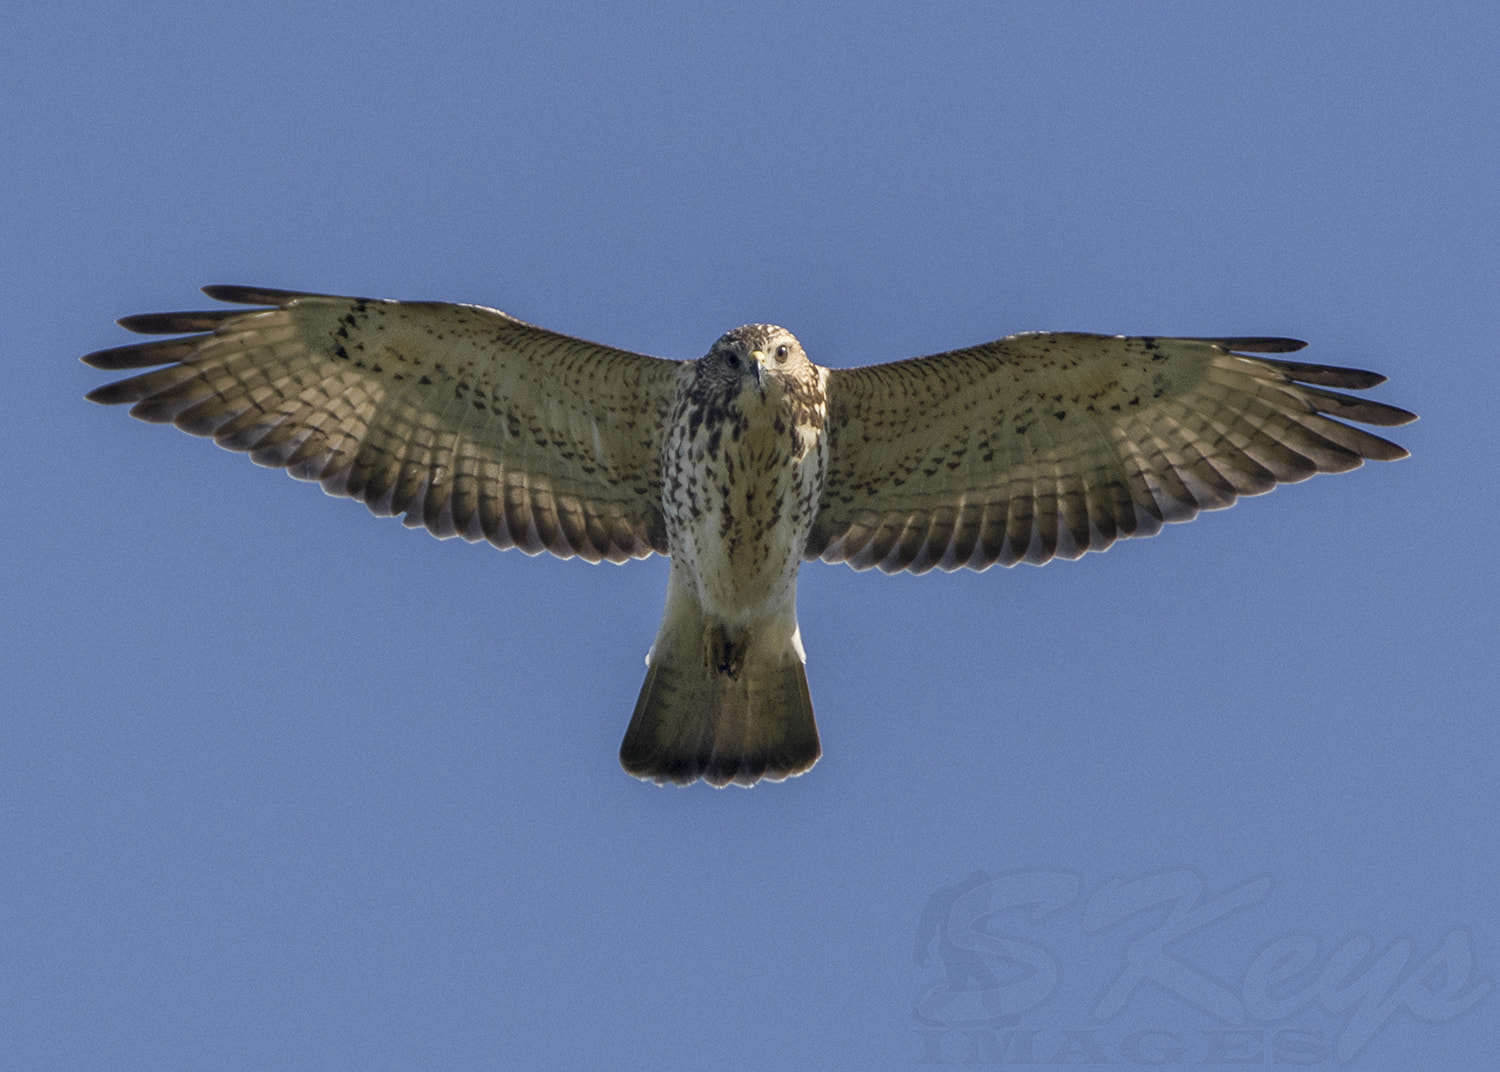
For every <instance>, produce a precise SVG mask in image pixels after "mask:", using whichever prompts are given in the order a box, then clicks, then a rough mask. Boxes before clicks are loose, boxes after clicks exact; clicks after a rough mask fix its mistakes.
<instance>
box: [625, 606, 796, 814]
mask: <svg viewBox="0 0 1500 1072" xmlns="http://www.w3.org/2000/svg"><path fill="white" fill-rule="evenodd" d="M802 660H803V656H802V646H801V644H800V642H799V641H798V639H797V633H796V625H795V623H793V625H792V627H791V630H790V632H788V630H787V629H785V628H777V627H776V626H774V625H769V624H768V625H767V626H766V627H765V628H760V629H749V630H744V631H731V630H727V629H726V628H725V627H724V626H723V625H722V624H721V623H718V622H715V621H713V620H711V619H709V617H708V616H706V615H705V614H704V613H703V612H702V610H701V609H700V608H699V607H698V602H697V599H696V597H693V596H687V595H684V596H680V597H679V598H676V599H672V598H669V601H668V606H667V614H666V617H665V620H664V621H663V622H662V628H661V632H660V633H658V634H657V637H656V644H655V646H654V647H653V648H652V649H651V655H650V657H649V659H648V663H649V666H650V669H649V670H648V671H647V673H646V683H645V684H644V685H643V686H641V695H640V699H638V700H637V701H636V704H635V714H634V715H633V716H631V719H630V728H629V729H627V730H626V731H625V741H624V743H623V744H621V745H620V763H621V765H622V766H624V768H625V769H626V770H627V771H629V772H630V773H631V774H633V775H635V776H636V777H637V778H644V779H649V780H651V781H654V782H658V783H661V782H676V783H678V784H679V785H687V784H689V783H690V782H694V781H696V780H697V779H699V778H702V779H703V780H704V781H706V782H708V783H710V784H711V785H716V786H724V785H728V784H729V783H730V782H734V783H735V784H737V785H753V784H754V783H756V782H757V781H759V780H760V779H761V778H769V779H771V780H772V781H780V780H781V779H783V778H788V777H790V776H792V775H794V774H801V773H802V772H803V771H805V770H807V769H808V768H809V767H811V766H812V765H813V764H814V763H816V762H817V761H818V756H819V755H821V754H822V749H821V747H820V746H819V744H818V727H817V725H816V723H814V721H813V709H812V697H811V696H810V695H809V694H808V691H807V674H806V673H805V672H804V670H803V664H802Z"/></svg>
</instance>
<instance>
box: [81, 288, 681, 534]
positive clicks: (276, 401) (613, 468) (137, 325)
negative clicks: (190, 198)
mask: <svg viewBox="0 0 1500 1072" xmlns="http://www.w3.org/2000/svg"><path fill="white" fill-rule="evenodd" d="M204 293H206V294H208V295H209V297H211V298H216V299H218V300H220V301H226V302H236V303H240V304H244V305H268V306H273V307H274V308H270V309H257V310H253V311H245V310H239V309H228V310H220V311H216V312H208V313H162V314H157V315H146V316H132V317H126V318H125V319H124V320H121V321H120V324H121V325H122V326H123V327H125V328H128V329H129V330H131V331H136V332H140V333H142V334H147V335H175V334H179V333H185V332H191V333H194V334H189V335H187V337H186V338H176V339H165V340H158V341H155V342H148V343H141V344H139V345H136V346H123V347H119V348H117V349H113V350H101V351H99V352H98V353H93V354H89V355H88V356H87V357H85V358H84V359H83V360H84V361H85V362H87V363H88V364H90V365H92V366H94V367H95V368H101V369H134V368H146V367H149V366H153V365H167V367H166V368H161V369H157V370H155V371H153V372H147V373H145V374H144V375H139V376H135V377H132V378H131V379H127V380H120V381H118V382H116V383H111V384H108V385H106V386H104V387H100V388H98V389H97V390H95V391H93V392H92V393H90V394H89V396H88V397H89V398H90V399H92V400H93V401H95V402H103V403H107V404H113V403H121V402H131V403H134V406H133V407H132V409H131V413H132V414H133V415H134V416H136V417H140V418H141V419H142V420H147V421H155V422H167V421H170V422H172V423H173V424H175V425H177V427H179V428H181V429H183V430H184V431H187V432H191V433H193V434H194V435H202V436H213V437H214V440H215V442H217V443H218V444H219V445H220V446H222V447H226V448H228V449H230V450H240V451H247V452H248V453H249V454H250V457H251V458H253V459H254V460H255V461H256V462H258V463H259V464H261V465H267V466H276V467H281V468H285V469H286V470H287V471H288V472H290V473H291V474H292V475H293V476H295V477H297V478H298V479H301V480H317V481H319V482H321V483H322V485H323V488H324V490H325V491H327V492H329V493H330V494H333V495H347V496H349V497H351V498H354V499H358V500H360V501H362V502H364V503H365V504H366V505H368V506H369V508H370V509H371V511H373V512H374V513H377V514H382V515H392V514H405V515H406V517H405V523H406V524H407V525H409V526H416V525H425V526H426V527H427V528H428V529H429V530H430V531H431V532H432V533H433V534H434V535H437V536H440V537H447V536H462V537H463V538H464V539H466V540H471V541H472V540H479V539H487V540H489V541H490V542H491V543H493V544H495V545H496V546H497V547H519V548H521V549H522V550H524V551H526V552H528V553H530V554H536V553H538V552H541V551H544V550H545V551H551V552H552V553H553V554H556V555H561V556H563V557H569V556H572V555H579V556H581V557H583V558H586V559H589V560H590V561H598V560H599V559H601V558H607V559H609V560H610V561H614V562H619V561H623V560H625V559H626V558H640V557H644V556H645V555H648V554H650V553H651V552H652V551H659V552H662V553H663V554H665V553H666V551H667V540H666V527H665V524H664V522H663V519H662V506H661V481H660V467H661V463H660V458H661V447H662V437H663V430H664V428H665V425H666V416H667V412H668V410H669V408H670V406H671V403H672V399H673V396H674V391H675V382H676V377H677V373H678V369H679V367H680V364H679V363H678V362H673V361H663V360H660V359H658V358H654V357H646V356H644V355H641V354H633V353H628V352H626V351H623V350H614V349H611V348H609V347H606V346H599V345H597V344H595V343H591V342H584V341H582V340H581V339H574V338H569V337H568V336H566V335H559V334H557V333H555V332H551V331H547V330H544V329H542V328H538V327H533V326H532V325H530V324H525V323H522V322H521V321H519V320H515V319H513V318H512V317H509V316H506V315H505V314H504V313H502V312H498V311H497V310H494V309H485V308H482V307H480V306H474V305H450V304H444V303H440V302H394V301H376V300H372V299H366V298H340V297H333V296H331V295H323V294H300V293H294V292H290V291H281V290H260V289H252V288H249V287H205V288H204Z"/></svg>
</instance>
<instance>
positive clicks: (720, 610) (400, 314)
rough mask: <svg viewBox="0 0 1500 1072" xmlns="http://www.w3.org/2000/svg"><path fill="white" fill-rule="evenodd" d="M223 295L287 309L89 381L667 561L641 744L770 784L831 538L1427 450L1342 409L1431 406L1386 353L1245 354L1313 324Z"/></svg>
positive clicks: (1010, 536) (803, 751) (369, 501)
mask: <svg viewBox="0 0 1500 1072" xmlns="http://www.w3.org/2000/svg"><path fill="white" fill-rule="evenodd" d="M204 292H205V293H206V294H208V296H209V297H211V298H214V299H217V300H219V301H223V302H228V303H234V304H238V305H249V306H258V307H261V308H255V309H251V310H248V311H247V310H244V309H221V310H218V311H214V312H197V313H162V314H154V315H143V316H131V317H126V318H125V319H123V320H121V321H120V322H119V323H120V324H121V325H122V326H123V327H125V328H127V329H128V330H130V331H134V332H139V333H142V334H147V335H171V336H178V337H176V338H169V339H163V340H157V341H153V342H146V343H140V344H137V345H134V346H122V347H118V348H114V349H109V350H101V351H99V352H97V353H92V354H89V355H88V356H86V357H85V358H84V359H83V360H84V361H85V362H87V363H88V364H89V365H92V366H93V367H95V368H100V369H110V370H115V369H148V368H149V369H152V371H148V372H144V373H142V374H137V375H134V376H132V377H131V378H129V379H123V380H119V381H117V382H114V383H110V384H107V385H105V386H103V387H100V388H98V389H96V390H95V391H93V392H91V393H90V394H89V396H88V397H89V398H90V399H92V400H93V401H95V402H102V403H106V404H114V403H127V402H128V403H132V404H133V405H132V408H131V413H132V414H133V415H134V416H136V417H139V418H141V419H143V420H147V421H153V422H171V423H173V424H175V425H177V427H179V428H181V429H183V430H184V431H187V432H190V433H192V434H194V435H200V436H212V437H213V439H214V441H215V442H217V443H218V444H219V445H220V446H221V447H226V448H228V449H230V450H236V451H244V452H247V453H248V454H249V455H250V457H251V459H252V460H254V461H255V462H257V463H259V464H260V465H265V466H271V467H276V468H283V469H286V470H287V471H288V472H289V473H291V475H292V476H294V477H297V478H298V479H301V480H316V481H318V482H319V483H321V484H322V486H323V489H324V490H325V491H327V492H328V493H330V494H332V495H343V496H348V497H350V498H353V499H357V500H360V501H362V502H364V503H365V504H366V505H367V506H368V507H369V508H370V510H371V511H372V512H374V513H376V514H380V515H387V516H389V515H397V514H399V515H403V517H404V521H405V524H407V525H408V526H418V525H421V526H424V527H426V528H427V529H428V530H429V531H430V532H432V533H433V534H434V535H435V536H438V537H440V538H446V537H451V536H460V537H462V538H463V539H465V540H468V541H471V542H473V541H478V540H487V541H489V542H490V543H492V544H494V545H495V546H496V547H502V548H506V547H518V548H520V549H521V550H522V551H525V552H526V553H527V554H538V553H540V552H542V551H550V552H552V553H553V554H555V555H559V556H561V557H564V558H568V557H572V556H574V555H576V556H578V557H580V558H584V559H586V560H588V561H590V562H598V561H600V560H608V561H610V562H623V561H626V560H627V559H632V558H644V557H646V556H648V555H651V554H652V553H657V554H663V555H667V556H669V558H670V559H671V567H670V574H669V580H668V583H667V598H666V610H665V613H664V614H663V616H662V622H661V627H660V629H659V631H658V632H657V635H656V640H655V643H654V644H653V645H652V646H651V650H650V653H649V654H648V655H647V659H646V661H647V667H648V669H647V674H646V681H645V684H644V685H643V686H642V688H641V692H640V697H639V699H638V700H637V702H636V706H635V712H634V714H633V715H632V716H631V720H630V725H629V728H628V729H627V730H626V733H625V739H624V743H623V744H622V746H621V749H620V761H621V763H622V764H623V766H624V767H625V769H626V770H627V771H629V772H630V773H631V774H633V775H636V776H637V777H639V778H642V779H650V780H652V781H655V782H657V783H664V782H676V783H679V784H688V783H691V782H693V781H696V780H697V779H699V778H702V779H704V780H705V781H707V782H709V783H711V784H713V785H716V786H723V785H727V784H729V783H737V784H740V785H751V784H753V783H755V782H756V781H758V780H759V779H761V778H768V779H772V780H780V779H783V778H786V777H788V776H790V775H794V774H800V773H802V772H803V771H805V770H807V769H808V768H810V767H811V766H812V765H813V763H814V762H816V761H817V759H818V757H819V755H820V754H821V749H820V745H819V742H818V731H817V727H816V725H815V723H814V721H813V709H812V700H811V697H810V695H809V693H808V687H807V676H806V674H805V672H804V670H803V664H804V662H805V660H806V656H805V653H804V651H803V647H802V640H801V636H800V633H799V631H798V628H797V608H796V600H797V571H798V568H799V567H800V565H801V564H802V563H803V562H804V561H811V560H813V559H822V560H823V561H825V562H847V563H848V564H849V565H850V566H852V567H854V568H855V569H867V568H869V567H871V566H874V567H876V568H878V569H880V570H883V571H885V572H887V573H890V572H895V571H899V570H910V571H912V572H913V573H921V572H923V571H925V570H929V569H931V568H933V567H937V568H938V569H943V570H954V569H958V568H960V567H965V568H968V569H974V570H983V569H987V568H988V567H990V566H992V565H995V564H996V563H999V564H1001V565H1006V566H1011V565H1014V564H1016V563H1018V562H1030V563H1035V564H1041V563H1043V562H1047V561H1048V560H1050V559H1052V558H1054V557H1062V558H1077V557H1078V556H1079V555H1081V554H1083V553H1084V552H1085V551H1102V550H1104V549H1105V548H1107V547H1109V546H1110V545H1111V544H1112V543H1114V541H1115V540H1117V539H1121V538H1123V537H1127V536H1150V535H1152V534H1154V533H1156V532H1157V531H1158V530H1160V529H1161V527H1162V525H1163V524H1165V523H1168V522H1177V521H1187V520H1189V519H1191V518H1193V517H1195V516H1196V515H1197V514H1198V512H1199V511H1200V510H1217V509H1221V508H1223V507H1226V506H1229V505H1230V504H1232V503H1233V502H1234V501H1235V500H1236V499H1237V498H1238V497H1239V496H1241V495H1259V494H1261V493H1263V492H1266V491H1269V490H1270V489H1271V488H1272V487H1274V486H1275V485H1277V484H1281V483H1290V482H1295V481H1299V480H1304V479H1306V478H1307V477H1310V476H1312V475H1313V474H1314V473H1337V472H1344V471H1346V470H1349V469H1354V468H1357V467H1358V466H1359V465H1361V464H1362V463H1363V461H1364V460H1365V459H1375V460H1380V461H1391V460H1394V459H1398V458H1403V457H1405V456H1406V454H1407V452H1406V451H1405V450H1404V449H1402V448H1401V447H1399V446H1397V445H1396V444H1394V443H1391V442H1389V441H1387V440H1385V439H1381V438H1379V437H1377V436H1375V435H1372V434H1370V433H1369V432H1366V431H1363V430H1361V429H1358V428H1355V427H1353V426H1352V425H1351V424H1347V423H1345V422H1346V421H1353V422H1358V423H1361V424H1369V425H1401V424H1405V423H1406V422H1408V421H1411V420H1415V419H1416V418H1415V415H1414V414H1412V413H1408V412H1407V411H1405V410H1402V409H1397V408H1395V407H1393V406H1388V405H1385V404H1383V403H1380V402H1372V401H1369V400H1367V399H1364V398H1358V397H1355V396H1352V395H1348V394H1344V393H1341V392H1340V391H1338V390H1330V389H1329V388H1340V389H1343V390H1363V389H1365V388H1369V387H1373V386H1375V385H1376V384H1379V383H1381V382H1383V381H1384V377H1383V376H1380V375H1377V374H1375V373H1372V372H1362V371H1358V370H1355V369H1346V368H1334V367H1330V366H1326V365H1309V364H1301V363H1298V362H1293V361H1287V360H1283V359H1282V358H1280V357H1264V356H1261V357H1252V356H1250V354H1251V353H1254V354H1285V353H1288V352H1291V351H1295V350H1299V349H1301V348H1302V347H1303V345H1305V344H1303V343H1301V342H1298V341H1297V340H1294V339H1278V338H1211V339H1186V338H1154V337H1126V336H1118V335H1088V334H1079V333H1073V332H1030V333H1026V334H1020V335H1011V336H1009V337H1007V338H1003V339H999V340H997V341H995V342H990V343H985V344H984V345H982V346H974V347H970V348H968V349H963V350H954V351H951V352H948V353H941V354H934V355H932V356H929V357H921V358H913V359H910V360H906V361H897V362H894V363H890V364H881V365H871V366H867V367H864V368H849V369H830V368H823V367H820V366H818V365H815V364H813V363H812V362H811V361H810V360H809V359H808V357H807V355H806V353H804V352H803V349H802V346H801V345H800V344H799V343H798V342H797V340H796V338H795V337H793V336H792V334H791V333H790V332H788V331H786V330H785V329H783V328H779V327H775V326H772V325H768V324H753V325H749V326H746V327H741V328H737V329H735V330H734V331H731V332H729V333H728V334H727V335H725V336H723V337H722V338H720V339H719V340H718V341H717V342H715V343H714V345H713V347H712V348H711V349H710V350H709V351H708V354H707V355H706V356H704V357H702V358H700V359H698V360H696V361H670V360H663V359H661V358H656V357H648V356H646V355H643V354H637V353H630V352H627V351H624V350H617V349H614V348H612V347H608V346H601V345H599V344H597V343H592V342H585V341H583V340H582V339H576V338H572V337H569V336H567V335H561V334H558V333H557V332H553V331H548V330H546V329H545V328H539V327H535V326H533V325H531V324H527V323H524V322H522V321H520V320H517V319H515V318H514V317H511V316H507V315H506V314H505V313H502V312H499V311H498V310H495V309H488V308H484V307H482V306H476V305H455V304H448V303H441V302H397V301H382V300H374V299H368V298H343V297H334V296H332V295H325V294H304V293H298V292H293V291H284V290H267V289H258V288H252V287H238V286H215V287H205V288H204ZM156 366H164V367H159V368H158V367H156Z"/></svg>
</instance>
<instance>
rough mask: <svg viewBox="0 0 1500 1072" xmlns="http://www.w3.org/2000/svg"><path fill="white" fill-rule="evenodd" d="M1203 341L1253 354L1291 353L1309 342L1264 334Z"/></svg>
mask: <svg viewBox="0 0 1500 1072" xmlns="http://www.w3.org/2000/svg"><path fill="white" fill-rule="evenodd" d="M1203 341H1204V342H1211V343H1213V344H1214V345H1215V346H1222V347H1223V348H1224V349H1226V350H1244V351H1246V352H1247V353H1252V354H1290V353H1293V352H1294V351H1297V350H1301V349H1303V348H1304V347H1306V346H1307V343H1305V342H1303V341H1302V340H1301V339H1283V338H1277V337H1274V336H1263V335H1236V336H1232V337H1230V336H1226V337H1224V338H1218V339H1205V340H1203Z"/></svg>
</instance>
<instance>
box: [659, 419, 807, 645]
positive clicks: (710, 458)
mask: <svg viewBox="0 0 1500 1072" xmlns="http://www.w3.org/2000/svg"><path fill="white" fill-rule="evenodd" d="M744 396H750V397H748V398H746V397H744ZM662 461H663V475H664V479H663V487H662V498H663V507H664V510H665V514H666V521H667V533H668V541H669V543H670V546H671V553H672V559H673V562H674V564H677V565H680V566H683V567H686V568H687V570H688V572H689V574H690V575H691V576H692V577H693V579H694V581H695V583H696V587H697V589H698V595H699V599H700V601H701V602H702V605H703V608H704V610H705V611H708V612H710V613H713V614H715V615H717V616H719V617H721V618H723V619H724V620H726V621H735V620H750V619H753V618H754V617H756V616H758V615H760V614H763V613H765V612H766V611H767V610H768V609H770V608H773V607H776V606H779V605H780V604H781V603H783V602H784V601H785V600H786V599H787V598H789V597H792V596H794V594H795V591H796V578H797V568H798V566H799V565H800V564H801V561H802V549H803V547H804V546H805V545H806V543H807V534H808V531H809V530H810V529H811V526H812V522H813V517H814V515H815V513H816V511H817V504H818V499H819V497H820V496H821V494H822V484H823V472H824V469H825V468H826V465H827V436H826V434H825V432H824V430H823V428H822V427H821V422H820V423H819V425H818V426H817V427H813V426H812V425H810V424H807V423H801V424H799V423H797V422H796V421H795V420H794V418H793V415H792V412H791V409H790V407H789V406H787V405H785V404H781V403H780V400H779V399H769V400H768V399H766V398H763V397H762V396H760V395H758V394H757V393H755V392H752V391H745V392H742V400H731V401H729V402H728V403H725V404H721V405H714V404H712V403H709V404H698V403H695V402H694V400H692V399H691V398H687V399H680V400H679V404H678V406H677V407H676V411H675V412H674V415H673V420H672V427H671V431H670V433H669V435H668V437H667V443H666V447H665V450H664V457H663V459H662Z"/></svg>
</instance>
